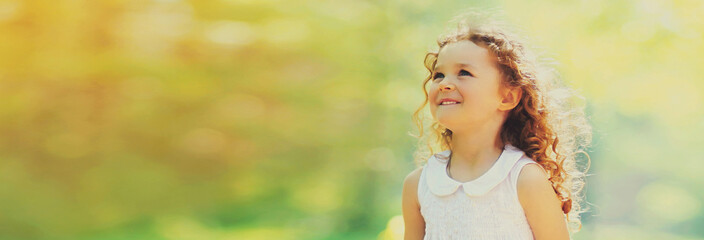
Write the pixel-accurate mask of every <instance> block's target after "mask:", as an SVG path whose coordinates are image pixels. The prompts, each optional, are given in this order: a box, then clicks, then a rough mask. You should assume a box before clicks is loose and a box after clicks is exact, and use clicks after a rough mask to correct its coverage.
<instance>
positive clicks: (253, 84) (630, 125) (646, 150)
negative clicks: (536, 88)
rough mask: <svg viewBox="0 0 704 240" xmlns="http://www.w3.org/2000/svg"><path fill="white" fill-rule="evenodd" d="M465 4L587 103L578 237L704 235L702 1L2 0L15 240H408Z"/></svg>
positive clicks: (0, 111)
mask: <svg viewBox="0 0 704 240" xmlns="http://www.w3.org/2000/svg"><path fill="white" fill-rule="evenodd" d="M468 7H485V8H500V9H504V10H505V12H506V15H507V17H508V19H506V20H508V21H510V22H513V23H515V24H516V25H517V26H519V27H521V28H522V29H524V30H525V34H526V35H527V36H526V37H528V38H529V39H532V40H533V43H534V44H535V45H536V46H539V47H542V49H544V51H545V54H546V55H547V56H548V57H551V58H554V59H555V61H556V62H558V63H559V64H560V65H559V66H558V70H559V71H560V73H561V74H562V76H563V78H564V79H565V82H566V83H567V84H569V85H570V86H573V87H574V88H576V89H578V90H579V91H580V92H581V93H582V94H583V95H584V96H585V97H586V99H587V102H586V104H587V111H588V113H589V116H590V119H591V121H592V123H593V124H594V129H595V141H594V147H593V149H591V151H590V154H591V158H592V169H591V173H592V174H593V175H592V176H590V177H589V178H588V184H587V187H588V190H587V195H588V201H589V202H590V203H591V204H592V205H591V206H589V207H590V208H591V209H592V211H591V212H589V213H587V214H585V215H584V216H583V220H584V228H583V230H582V231H581V232H580V233H578V234H576V235H575V238H576V239H626V238H629V239H630V238H637V239H704V229H702V228H700V226H702V225H704V212H703V211H702V199H704V192H702V191H701V189H704V177H703V176H702V174H701V170H702V169H704V161H702V157H704V148H702V147H701V146H702V145H704V138H702V137H701V133H703V132H704V101H703V97H704V81H701V80H702V77H701V73H700V72H701V68H700V67H701V66H704V60H703V59H702V58H701V57H700V56H702V55H704V44H702V37H703V33H704V21H702V19H701V13H702V12H704V2H702V1H698V0H677V1H665V0H645V1H635V0H633V1H625V0H617V1H606V0H595V1H550V0H544V1H530V3H528V2H526V1H517V0H504V1H498V2H494V1H472V2H471V3H470V2H467V1H457V0H441V1H434V2H432V3H431V2H430V1H420V0H411V1H393V0H392V1H351V0H341V1H305V0H303V1H295V2H291V1H280V0H259V1H254V0H219V1H182V0H159V1H134V0H132V1H130V0H122V1H118V0H104V1H87V0H75V1H51V2H46V1H37V0H23V1H19V0H0V34H1V36H2V37H0V53H1V55H0V94H1V95H2V101H1V102H0V239H106V240H107V239H377V238H378V239H401V237H402V233H403V221H402V218H401V217H400V214H401V185H402V181H403V178H404V176H405V175H406V174H407V173H408V172H410V171H411V170H412V169H413V168H414V166H413V163H412V157H411V154H412V152H413V151H414V149H413V147H414V143H415V140H414V139H413V138H411V137H410V136H408V134H407V133H408V132H410V131H413V130H414V126H413V125H412V124H411V121H410V115H411V113H412V111H413V110H415V108H416V107H417V106H418V105H419V104H420V103H421V99H422V93H421V92H420V82H421V80H422V79H423V77H425V72H424V71H425V70H424V68H423V66H422V59H423V56H424V53H425V51H427V50H431V49H435V48H436V45H435V40H436V38H437V36H438V34H440V33H442V32H443V30H444V28H445V27H446V26H447V25H446V22H447V21H448V20H450V18H451V17H452V16H454V15H456V14H459V13H461V12H462V11H461V10H458V9H465V8H468Z"/></svg>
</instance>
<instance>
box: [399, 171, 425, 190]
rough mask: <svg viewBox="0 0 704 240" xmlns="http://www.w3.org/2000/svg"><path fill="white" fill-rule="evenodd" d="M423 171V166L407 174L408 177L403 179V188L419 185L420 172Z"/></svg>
mask: <svg viewBox="0 0 704 240" xmlns="http://www.w3.org/2000/svg"><path fill="white" fill-rule="evenodd" d="M422 171H423V167H419V168H416V169H415V170H413V171H412V172H410V173H409V174H408V175H406V179H404V180H403V188H404V189H405V188H407V187H418V182H419V181H420V174H421V172H422Z"/></svg>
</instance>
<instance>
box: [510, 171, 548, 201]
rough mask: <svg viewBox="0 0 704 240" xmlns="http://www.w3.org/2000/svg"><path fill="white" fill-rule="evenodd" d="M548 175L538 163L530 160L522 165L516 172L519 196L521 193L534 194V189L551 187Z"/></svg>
mask: <svg viewBox="0 0 704 240" xmlns="http://www.w3.org/2000/svg"><path fill="white" fill-rule="evenodd" d="M549 178H550V176H548V173H547V172H546V171H545V169H543V167H542V166H540V164H538V163H535V162H532V163H529V164H526V165H525V166H523V168H522V169H521V170H520V173H519V174H518V182H517V183H516V188H517V190H518V195H519V197H520V196H521V195H526V196H527V195H532V194H535V191H536V190H540V189H543V190H544V189H547V188H548V187H549V189H552V183H551V182H550V180H549Z"/></svg>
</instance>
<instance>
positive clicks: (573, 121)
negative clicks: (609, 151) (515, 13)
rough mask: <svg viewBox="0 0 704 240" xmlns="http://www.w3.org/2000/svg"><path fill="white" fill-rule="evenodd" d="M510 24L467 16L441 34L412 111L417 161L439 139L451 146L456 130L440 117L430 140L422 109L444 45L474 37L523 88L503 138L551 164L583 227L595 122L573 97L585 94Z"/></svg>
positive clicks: (575, 223) (507, 82) (507, 78)
mask: <svg viewBox="0 0 704 240" xmlns="http://www.w3.org/2000/svg"><path fill="white" fill-rule="evenodd" d="M506 28H507V27H504V26H501V24H500V23H498V22H486V20H484V21H474V20H472V21H469V22H468V21H467V20H466V19H464V20H462V21H461V22H459V23H458V25H457V29H456V30H453V31H451V32H450V33H448V34H446V35H442V36H440V38H439V39H438V40H437V44H438V46H439V48H438V51H436V52H433V51H430V52H428V53H427V54H426V56H425V61H424V65H425V68H426V69H427V70H428V72H429V75H428V76H427V77H426V78H425V80H424V81H423V84H422V88H423V92H424V94H425V100H424V101H423V103H422V104H421V105H420V107H419V108H418V109H417V110H416V111H415V112H414V114H413V120H414V122H415V124H416V126H417V127H418V130H419V134H418V135H414V137H416V138H418V150H417V151H416V152H415V153H414V159H415V161H414V162H415V163H416V165H417V166H420V165H422V164H423V163H424V162H426V161H427V159H428V158H429V156H430V155H432V154H433V153H434V151H433V145H435V146H437V145H438V144H440V151H442V150H446V149H451V148H452V146H450V142H451V140H452V131H451V130H450V129H447V128H444V127H442V126H440V124H439V123H438V122H437V121H435V120H432V125H431V129H432V133H433V135H434V137H435V138H434V140H433V141H432V142H431V141H430V140H427V139H426V138H427V137H424V135H423V132H424V129H423V121H424V120H423V119H421V117H420V113H421V111H422V110H423V109H424V108H425V106H426V105H427V104H428V90H427V89H426V86H427V84H428V82H429V81H430V80H431V78H432V75H433V69H434V68H435V64H436V63H437V59H438V53H439V52H440V50H441V49H442V48H443V47H444V46H446V45H447V44H449V43H453V42H458V41H463V40H469V41H472V42H474V43H475V44H477V45H480V46H483V47H485V48H487V50H489V51H490V52H492V53H493V54H495V56H496V57H497V63H498V66H499V71H500V72H501V75H502V79H501V84H502V86H505V87H514V88H515V87H519V88H521V89H522V91H523V94H522V96H521V99H520V102H519V103H518V105H517V106H516V107H515V108H513V109H512V110H511V111H510V112H509V114H508V116H507V118H506V120H505V122H504V124H503V126H502V127H501V130H500V131H501V133H500V136H501V140H502V141H503V142H504V143H510V144H512V145H513V146H515V147H517V148H519V149H521V150H522V151H523V152H525V154H526V156H528V157H530V158H531V159H533V160H534V161H536V162H537V163H538V164H540V165H541V166H542V167H543V168H544V169H545V170H546V172H547V173H548V174H549V175H550V178H549V180H550V182H551V183H552V187H553V189H554V190H555V193H556V194H557V196H558V198H559V199H560V201H561V204H562V211H563V213H564V214H565V215H566V217H567V219H568V222H569V223H570V230H571V231H572V232H577V231H579V230H580V229H581V227H582V223H581V220H580V218H579V214H581V213H583V212H585V211H586V208H583V207H582V206H581V204H580V203H581V202H582V199H583V195H582V189H583V187H584V182H585V179H584V178H585V176H586V172H587V171H588V169H589V164H590V163H591V159H590V158H589V154H587V153H586V152H585V150H586V148H587V147H588V146H589V145H590V143H591V137H592V133H591V126H590V124H589V123H588V121H587V119H586V116H585V113H584V107H581V106H579V105H577V104H576V102H575V101H574V100H575V99H574V97H576V98H578V99H582V100H583V99H584V98H583V97H581V96H579V95H578V94H577V93H576V92H575V91H574V90H572V89H570V88H568V87H565V86H563V85H561V84H560V81H559V77H558V76H557V74H556V71H555V70H554V68H552V67H547V65H548V64H541V63H540V62H539V61H538V60H537V59H536V58H534V57H533V55H532V54H530V53H529V51H528V50H527V48H526V47H525V44H524V43H523V42H524V41H522V40H520V39H519V38H518V37H517V36H516V35H514V34H512V33H510V32H509V31H508V30H506ZM426 136H427V134H426ZM424 143H425V144H424ZM424 149H427V150H424ZM579 153H583V154H584V155H585V156H586V158H587V160H588V161H587V164H586V167H585V168H584V170H582V171H580V170H579V166H578V165H577V158H576V156H577V154H579ZM571 216H572V217H571Z"/></svg>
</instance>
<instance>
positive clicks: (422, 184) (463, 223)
mask: <svg viewBox="0 0 704 240" xmlns="http://www.w3.org/2000/svg"><path fill="white" fill-rule="evenodd" d="M449 155H450V150H445V151H443V152H440V153H437V154H435V155H433V156H431V157H430V158H429V159H428V162H427V163H426V164H425V166H424V167H423V170H422V172H421V176H420V181H419V184H418V201H419V203H420V208H421V215H422V216H423V218H424V219H425V237H424V238H423V239H424V240H454V239H511V240H517V239H518V240H520V239H533V232H532V230H531V228H530V226H529V225H528V221H527V219H526V217H525V213H524V212H523V208H522V207H521V204H520V202H519V200H518V195H517V192H516V182H517V180H518V174H519V173H520V170H521V169H522V168H523V166H525V165H526V164H537V163H536V162H535V161H533V160H532V159H530V158H528V157H527V156H525V154H524V153H523V151H521V150H520V149H518V148H516V147H514V146H512V145H510V144H509V145H506V146H505V147H504V150H503V152H502V153H501V156H500V157H499V159H498V160H497V161H496V162H495V163H494V165H493V166H492V167H491V168H490V169H489V170H488V171H487V172H486V173H484V175H482V176H480V177H479V178H477V179H475V180H472V181H469V182H464V183H462V182H458V181H456V180H454V179H452V178H450V176H448V175H447V172H446V168H445V167H446V166H447V159H449V158H448V157H449Z"/></svg>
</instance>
